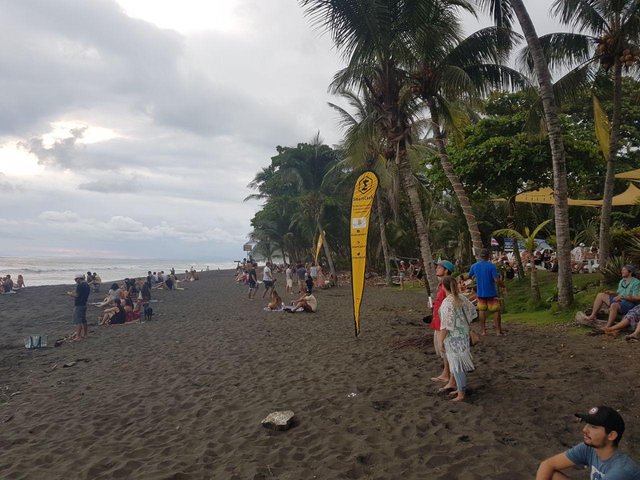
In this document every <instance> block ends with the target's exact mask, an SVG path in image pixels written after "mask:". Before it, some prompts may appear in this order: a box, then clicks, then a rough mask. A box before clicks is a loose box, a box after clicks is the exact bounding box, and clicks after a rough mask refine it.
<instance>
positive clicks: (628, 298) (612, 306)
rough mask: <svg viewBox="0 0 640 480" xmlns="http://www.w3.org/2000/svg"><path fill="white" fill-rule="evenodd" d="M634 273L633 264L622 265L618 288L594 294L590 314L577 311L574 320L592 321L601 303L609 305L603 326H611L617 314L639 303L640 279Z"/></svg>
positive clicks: (624, 312)
mask: <svg viewBox="0 0 640 480" xmlns="http://www.w3.org/2000/svg"><path fill="white" fill-rule="evenodd" d="M634 273H635V267H634V266H633V265H625V266H624V267H622V272H621V274H622V279H621V280H620V282H619V283H618V290H617V291H616V292H601V293H599V294H598V295H596V299H595V300H594V301H593V309H592V310H591V315H589V316H586V315H584V314H582V315H581V313H582V312H578V314H577V315H576V320H577V321H578V322H581V323H582V322H588V323H594V322H595V321H596V314H597V313H598V311H599V310H600V308H601V307H602V306H603V305H606V306H607V307H609V319H608V321H607V325H606V326H605V328H608V327H611V326H612V325H613V324H614V323H615V321H616V318H617V317H618V314H621V315H625V314H626V313H627V312H628V311H629V310H631V309H632V308H633V307H635V306H636V305H637V304H638V303H640V280H638V279H637V278H635V277H634V276H633V274H634Z"/></svg>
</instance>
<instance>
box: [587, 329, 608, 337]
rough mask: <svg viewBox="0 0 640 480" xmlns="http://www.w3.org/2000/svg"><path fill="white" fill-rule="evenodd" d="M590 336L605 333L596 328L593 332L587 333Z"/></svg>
mask: <svg viewBox="0 0 640 480" xmlns="http://www.w3.org/2000/svg"><path fill="white" fill-rule="evenodd" d="M587 335H589V336H590V337H597V336H598V335H604V332H603V331H602V330H594V331H592V332H589V333H587Z"/></svg>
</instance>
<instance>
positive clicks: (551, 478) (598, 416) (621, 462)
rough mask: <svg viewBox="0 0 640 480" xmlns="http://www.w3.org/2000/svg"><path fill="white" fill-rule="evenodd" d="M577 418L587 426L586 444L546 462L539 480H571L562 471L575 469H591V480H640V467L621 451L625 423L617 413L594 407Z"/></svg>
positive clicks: (583, 432)
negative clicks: (577, 466) (576, 466)
mask: <svg viewBox="0 0 640 480" xmlns="http://www.w3.org/2000/svg"><path fill="white" fill-rule="evenodd" d="M576 417H578V418H580V419H581V420H582V421H583V422H585V426H584V428H583V429H582V434H583V443H581V444H579V445H576V446H575V447H573V448H570V449H569V450H567V451H566V452H564V453H559V454H558V455H555V456H553V457H551V458H547V459H546V460H545V461H543V462H542V463H541V464H540V467H539V468H538V473H537V475H536V480H560V479H568V478H569V477H567V476H566V475H565V474H563V473H561V472H560V470H564V469H566V468H570V467H573V466H575V465H586V466H587V467H589V474H590V477H589V478H590V479H591V480H640V465H638V464H637V463H636V462H634V461H633V459H632V458H631V457H629V455H627V454H625V453H622V452H620V451H619V450H618V444H619V443H620V439H621V438H622V434H623V433H624V420H622V417H621V416H620V414H619V413H618V412H617V411H615V410H614V409H613V408H611V407H604V406H603V407H593V408H592V409H591V410H589V413H586V414H582V413H576Z"/></svg>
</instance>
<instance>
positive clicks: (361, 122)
mask: <svg viewBox="0 0 640 480" xmlns="http://www.w3.org/2000/svg"><path fill="white" fill-rule="evenodd" d="M340 95H341V96H342V97H343V98H344V99H345V100H346V101H347V103H348V104H349V106H350V107H351V110H353V113H351V112H350V111H348V110H346V109H344V108H342V107H340V106H338V105H336V104H334V103H329V106H330V107H331V108H333V109H334V110H335V111H336V112H337V113H338V115H339V118H340V121H339V123H340V125H341V126H342V127H343V129H344V130H345V140H344V142H343V147H344V149H345V152H346V155H347V157H346V158H345V160H344V163H345V164H346V165H348V166H349V167H350V168H352V169H355V170H356V171H359V170H362V169H363V168H367V169H370V170H373V171H374V172H375V173H376V175H377V176H378V179H379V181H380V187H381V188H380V189H379V190H378V193H377V195H376V210H375V211H376V213H377V219H378V227H379V230H380V243H381V247H382V254H383V257H384V267H385V283H386V284H387V285H391V249H390V247H389V241H388V239H387V233H386V216H385V213H384V205H383V200H382V197H383V196H384V197H386V198H392V199H397V197H398V196H399V192H398V189H397V182H395V180H396V179H397V178H398V177H397V175H394V174H393V173H391V172H390V169H391V168H392V166H391V165H390V164H389V163H388V162H386V161H385V159H384V157H383V156H382V155H381V151H382V150H384V145H383V139H382V138H381V137H380V135H379V131H378V130H377V128H376V121H375V118H376V111H375V109H374V108H372V105H373V102H372V100H371V98H369V97H368V96H367V95H366V91H365V92H363V98H360V97H359V96H358V95H357V94H355V93H354V92H350V91H343V92H340ZM394 187H395V188H394ZM393 203H394V204H395V203H397V202H395V201H393ZM396 212H397V209H396Z"/></svg>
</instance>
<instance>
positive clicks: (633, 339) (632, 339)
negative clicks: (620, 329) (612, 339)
mask: <svg viewBox="0 0 640 480" xmlns="http://www.w3.org/2000/svg"><path fill="white" fill-rule="evenodd" d="M624 339H625V340H626V341H627V342H629V343H636V342H640V339H639V338H636V337H631V336H626V337H624Z"/></svg>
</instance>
